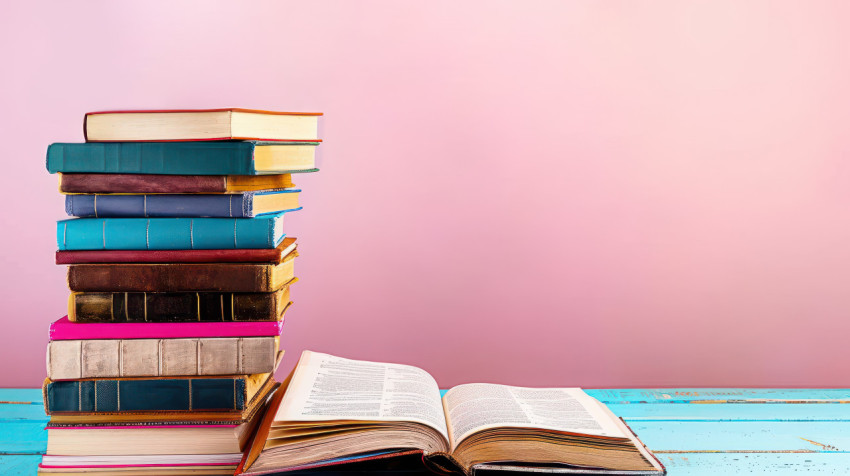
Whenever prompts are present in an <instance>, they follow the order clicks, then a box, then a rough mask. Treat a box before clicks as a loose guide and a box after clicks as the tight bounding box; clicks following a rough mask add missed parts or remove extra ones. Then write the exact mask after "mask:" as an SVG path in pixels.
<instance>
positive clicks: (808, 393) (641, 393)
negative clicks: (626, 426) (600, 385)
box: [586, 388, 850, 404]
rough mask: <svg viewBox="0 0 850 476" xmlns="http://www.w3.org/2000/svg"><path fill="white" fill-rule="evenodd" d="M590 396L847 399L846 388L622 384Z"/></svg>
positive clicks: (627, 399) (629, 399) (623, 399)
mask: <svg viewBox="0 0 850 476" xmlns="http://www.w3.org/2000/svg"><path fill="white" fill-rule="evenodd" d="M586 391H587V393H588V394H590V395H591V396H592V397H594V398H596V399H598V400H599V401H601V402H603V403H606V404H607V403H660V402H664V403H692V402H699V403H708V402H717V403H731V402H742V401H743V402H750V403H753V402H756V401H764V400H772V401H784V402H789V401H807V400H808V401H811V400H823V401H824V403H838V402H850V389H847V388H827V389H811V388H791V389H788V388H784V389H783V388H622V389H589V390H586Z"/></svg>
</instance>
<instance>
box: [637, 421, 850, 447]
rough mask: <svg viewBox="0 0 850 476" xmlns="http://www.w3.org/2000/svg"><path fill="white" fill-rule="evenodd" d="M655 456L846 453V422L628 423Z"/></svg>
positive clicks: (849, 438) (849, 434) (849, 436)
mask: <svg viewBox="0 0 850 476" xmlns="http://www.w3.org/2000/svg"><path fill="white" fill-rule="evenodd" d="M628 423H629V426H630V427H631V428H632V430H634V432H635V433H636V434H637V435H638V437H639V438H640V439H641V440H642V441H643V442H644V443H645V444H646V446H647V447H649V448H650V449H651V450H652V451H653V452H655V453H668V452H689V453H693V452H779V451H781V452H810V453H834V452H850V422H848V421H829V422H797V421H717V422H692V421H629V422H628Z"/></svg>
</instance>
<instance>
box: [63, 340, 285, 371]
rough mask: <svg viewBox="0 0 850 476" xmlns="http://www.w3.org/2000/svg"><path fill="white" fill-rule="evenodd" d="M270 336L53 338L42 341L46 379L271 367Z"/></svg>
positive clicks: (273, 343)
mask: <svg viewBox="0 0 850 476" xmlns="http://www.w3.org/2000/svg"><path fill="white" fill-rule="evenodd" d="M276 353H277V342H276V338H274V337H232V338H220V339H219V338H211V339H101V340H57V341H51V342H49V343H48V344H47V376H48V378H50V379H51V380H54V381H56V380H72V379H85V378H115V377H176V376H194V375H237V374H256V373H267V372H274V365H275V355H276Z"/></svg>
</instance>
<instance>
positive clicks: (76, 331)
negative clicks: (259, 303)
mask: <svg viewBox="0 0 850 476" xmlns="http://www.w3.org/2000/svg"><path fill="white" fill-rule="evenodd" d="M282 327H283V321H234V322H144V323H139V322H127V323H117V324H116V323H109V322H106V323H98V322H95V323H80V322H71V320H69V319H68V317H67V316H65V317H62V318H60V319H57V320H56V321H54V322H53V323H51V324H50V329H49V331H48V337H49V338H50V340H80V339H83V340H85V339H194V338H198V339H200V338H212V337H277V336H279V335H280V331H281V329H282Z"/></svg>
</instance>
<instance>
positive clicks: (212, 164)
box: [47, 141, 319, 175]
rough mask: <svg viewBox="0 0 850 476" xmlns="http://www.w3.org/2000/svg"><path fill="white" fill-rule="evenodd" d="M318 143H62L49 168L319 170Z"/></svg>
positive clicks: (50, 151) (50, 155) (50, 152)
mask: <svg viewBox="0 0 850 476" xmlns="http://www.w3.org/2000/svg"><path fill="white" fill-rule="evenodd" d="M318 145H319V143H318V142H259V141H212V142H205V141H191V142H87V143H80V144H77V143H73V144H72V143H57V144H51V145H50V146H49V147H48V148H47V170H48V171H49V172H50V173H56V172H63V173H105V174H159V175H262V174H283V173H296V172H315V171H316V170H317V169H316V146H318Z"/></svg>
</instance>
